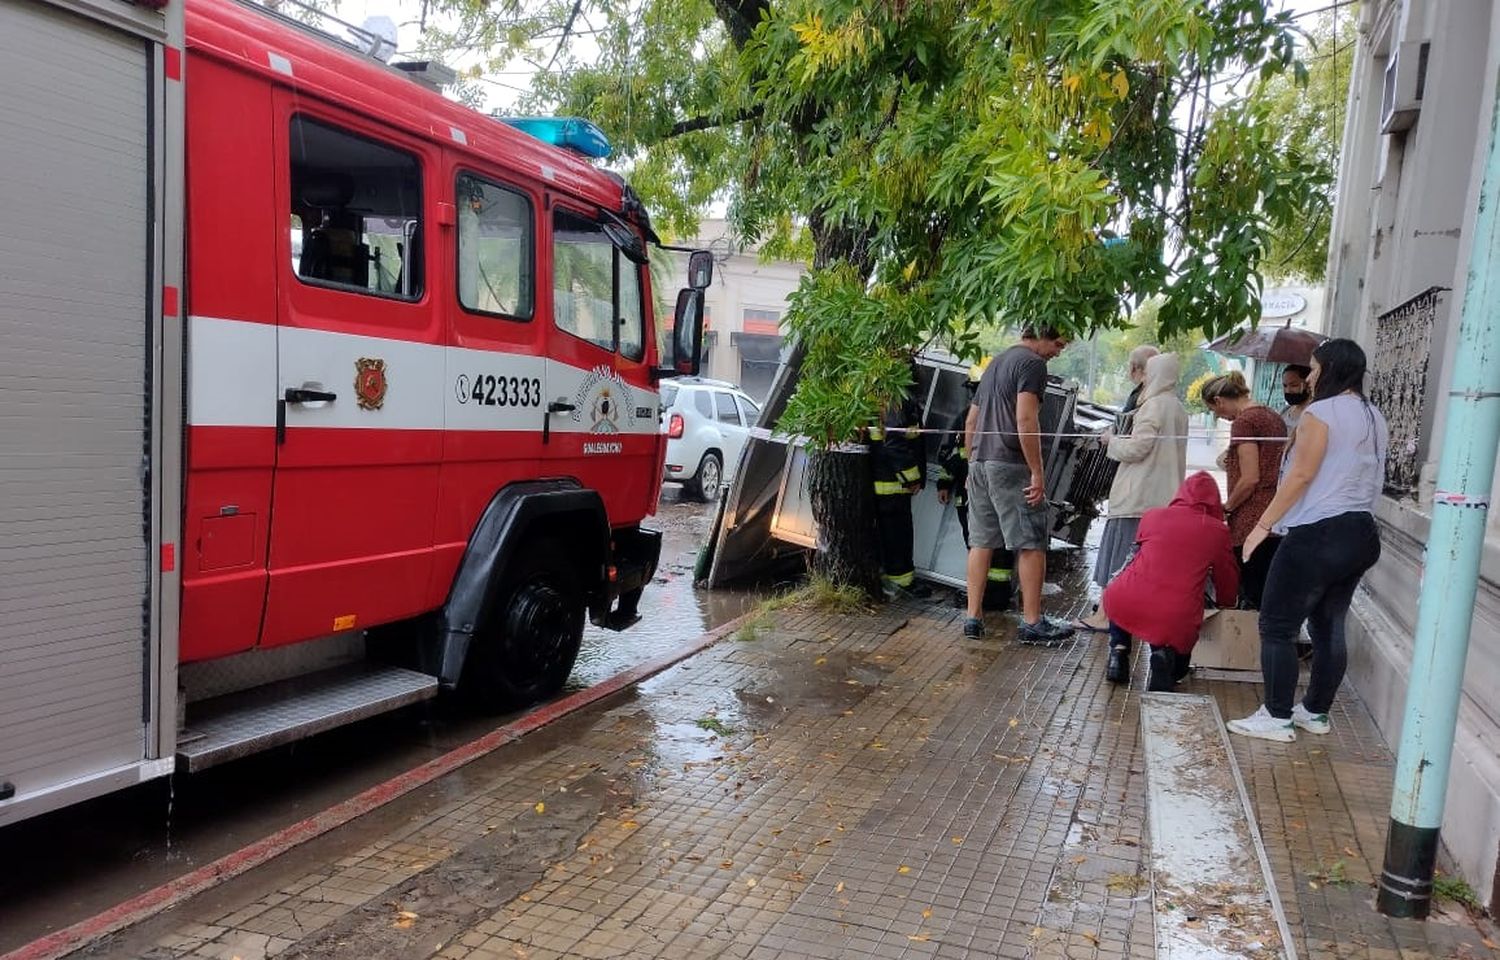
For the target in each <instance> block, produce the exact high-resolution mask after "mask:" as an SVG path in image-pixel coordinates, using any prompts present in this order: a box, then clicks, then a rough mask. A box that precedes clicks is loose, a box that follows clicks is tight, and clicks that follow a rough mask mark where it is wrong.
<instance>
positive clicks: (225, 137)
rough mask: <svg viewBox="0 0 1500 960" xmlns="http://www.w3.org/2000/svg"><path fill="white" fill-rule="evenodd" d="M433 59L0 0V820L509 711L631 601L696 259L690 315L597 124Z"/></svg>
mask: <svg viewBox="0 0 1500 960" xmlns="http://www.w3.org/2000/svg"><path fill="white" fill-rule="evenodd" d="M408 70H415V71H416V72H417V73H418V74H420V70H419V69H418V68H415V67H408ZM419 79H420V77H418V78H417V79H414V78H413V77H412V76H411V75H408V73H407V72H404V71H403V69H401V66H399V65H398V66H389V65H386V64H384V63H382V62H380V61H379V60H377V59H375V58H374V57H372V56H369V55H366V54H364V53H363V52H361V51H360V50H358V49H355V48H354V47H352V46H350V45H348V44H345V43H341V42H339V41H337V40H336V39H334V38H331V37H329V36H327V35H323V34H321V33H320V32H318V31H312V30H309V29H307V28H304V27H302V26H301V25H299V24H297V23H295V22H293V21H291V20H288V19H286V18H284V17H282V16H280V15H279V14H276V13H274V12H272V11H269V10H266V9H264V8H261V7H257V6H253V5H251V4H248V3H242V2H240V0H189V2H188V3H187V5H186V8H185V10H184V8H183V7H182V6H181V5H180V2H179V0H166V2H165V3H163V2H161V0H140V2H138V3H136V4H134V5H132V4H127V3H122V2H120V0H55V2H34V0H0V123H4V124H5V130H6V135H5V136H3V137H0V210H3V211H4V216H3V217H0V424H3V425H4V426H3V429H0V725H3V729H4V730H5V732H6V736H5V737H4V738H0V825H3V824H5V823H8V822H13V821H16V820H19V819H22V818H24V817H26V816H29V815H32V814H35V813H38V812H41V811H43V810H47V809H51V808H54V807H57V806H61V805H63V804H66V803H69V802H73V801H76V800H79V799H82V798H84V797H87V796H91V795H96V794H98V793H102V792H104V791H106V790H110V789H114V788H117V787H120V786H124V785H127V784H130V783H134V782H139V781H141V780H144V779H147V778H150V777H153V776H159V775H162V774H165V773H167V772H169V771H171V770H174V769H184V770H196V769H201V768H203V767H207V766H211V765H213V764H215V763H220V762H223V761H225V760H229V759H232V758H234V757H237V756H240V755H243V754H246V753H249V752H253V751H256V750H261V749H265V748H267V747H271V746H275V745H277V744H281V743H285V742H288V741H290V740H293V739H295V738H298V737H302V736H307V735H309V734H311V733H316V732H318V731H321V730H326V729H329V728H331V727H333V726H337V725H339V724H343V723H347V722H350V721H353V720H357V719H359V718H362V717H366V716H370V715H372V714H374V713H378V712H381V711H384V710H390V709H394V708H397V707H400V706H402V705H405V704H409V703H412V702H415V701H417V700H420V699H424V698H427V697H431V696H434V695H436V694H437V693H438V692H439V691H440V690H441V691H455V692H460V693H462V694H465V695H467V696H468V697H469V698H470V699H472V700H473V701H475V702H477V703H479V704H481V705H485V706H490V707H493V708H495V709H511V708H515V707H518V706H522V705H525V704H527V703H530V702H533V701H535V700H537V699H539V698H542V697H546V696H549V695H551V694H553V693H555V692H556V691H557V690H558V689H559V688H560V687H561V686H562V684H563V683H564V681H565V680H566V678H567V675H568V673H569V671H570V670H571V667H572V664H573V660H574V657H575V655H576V654H577V651H578V646H579V642H580V639H581V636H582V632H583V628H584V623H585V617H590V618H591V619H592V620H593V622H595V623H596V624H600V625H604V626H609V627H613V628H617V629H619V628H624V627H626V626H629V625H630V624H631V623H633V622H635V620H636V619H638V615H637V613H636V604H637V602H638V600H639V598H640V596H641V592H642V590H643V588H644V587H645V585H646V584H647V583H649V582H650V580H651V578H652V576H653V574H654V572H655V567H656V563H657V559H658V555H659V552H660V536H659V534H658V533H656V532H654V531H652V530H650V529H647V528H646V527H643V526H642V521H643V520H645V519H646V518H648V517H649V516H650V515H652V514H653V513H654V512H655V506H656V501H657V497H658V494H659V489H660V482H661V470H662V457H663V452H664V444H665V440H664V437H663V435H662V433H661V430H660V399H659V386H658V385H659V382H660V380H661V379H662V378H663V377H668V376H675V375H678V374H692V373H695V372H696V369H697V357H698V355H699V351H700V346H701V338H702V331H701V327H702V295H701V291H702V289H703V288H704V287H705V286H706V285H707V283H708V282H709V279H710V276H711V270H712V259H711V257H709V256H708V255H707V254H700V253H694V254H693V255H692V257H691V261H690V270H689V273H690V276H691V281H692V282H691V283H690V285H689V286H688V287H687V288H685V289H683V290H682V291H680V292H679V294H678V297H677V301H676V309H675V311H674V312H673V316H672V317H671V326H670V333H668V331H667V326H668V324H667V323H666V322H665V321H666V319H667V318H665V317H661V318H660V321H661V322H659V318H658V313H664V312H665V311H659V310H658V307H657V304H656V300H655V297H654V296H653V295H652V286H651V272H650V270H649V268H648V264H647V244H648V242H658V243H659V241H657V240H656V237H655V235H654V233H653V232H652V230H651V226H650V221H649V218H648V217H647V215H646V211H645V210H644V208H643V207H642V205H641V204H640V202H639V200H638V199H637V198H636V197H635V196H634V194H633V193H632V192H631V191H630V189H629V187H628V186H627V185H625V184H624V182H623V181H621V180H620V179H619V178H618V177H616V176H614V175H613V174H610V173H608V172H606V171H604V170H601V169H599V168H597V167H595V166H594V165H593V164H592V163H590V162H589V160H588V159H587V158H586V157H584V156H580V155H579V153H578V151H577V150H570V149H567V147H568V146H569V145H581V146H580V148H581V149H583V150H588V149H590V147H589V144H590V142H591V138H592V137H594V135H595V134H596V133H597V131H593V130H592V129H591V128H590V127H588V126H587V125H583V124H581V123H580V122H578V121H573V122H571V123H563V124H556V125H552V126H548V125H547V124H545V123H542V124H538V123H537V122H536V121H527V122H521V121H517V122H514V123H507V122H502V121H500V120H497V119H495V118H492V117H489V116H485V115H482V114H480V113H477V112H475V111H472V110H469V109H467V108H465V107H463V106H461V105H459V104H456V103H453V102H451V101H449V100H447V99H445V98H444V97H442V96H441V95H440V93H439V92H437V90H436V89H431V88H429V87H428V86H426V85H424V84H423V83H421V82H418V80H419ZM527 131H530V132H527ZM533 134H539V135H540V136H541V137H550V138H551V139H553V140H555V141H557V142H559V143H561V144H562V146H557V145H553V144H550V143H546V142H543V140H542V139H540V138H539V136H537V135H533ZM659 330H660V335H659ZM664 354H669V355H670V356H664Z"/></svg>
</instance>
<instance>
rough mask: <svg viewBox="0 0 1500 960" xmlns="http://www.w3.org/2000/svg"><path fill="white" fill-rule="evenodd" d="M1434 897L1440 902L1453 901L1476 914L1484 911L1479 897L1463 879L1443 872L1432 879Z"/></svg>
mask: <svg viewBox="0 0 1500 960" xmlns="http://www.w3.org/2000/svg"><path fill="white" fill-rule="evenodd" d="M1432 895H1433V896H1435V897H1437V898H1438V899H1439V900H1451V901H1452V902H1454V903H1457V904H1460V905H1461V906H1463V907H1465V908H1467V909H1469V910H1473V911H1475V912H1476V913H1477V912H1479V911H1481V910H1483V909H1484V908H1483V906H1482V905H1481V904H1480V903H1479V897H1477V896H1475V894H1474V888H1473V887H1471V886H1469V884H1468V883H1467V882H1466V881H1465V880H1464V878H1463V877H1455V876H1451V875H1449V874H1446V873H1442V872H1441V871H1439V872H1438V873H1436V874H1435V875H1434V876H1433V878H1432Z"/></svg>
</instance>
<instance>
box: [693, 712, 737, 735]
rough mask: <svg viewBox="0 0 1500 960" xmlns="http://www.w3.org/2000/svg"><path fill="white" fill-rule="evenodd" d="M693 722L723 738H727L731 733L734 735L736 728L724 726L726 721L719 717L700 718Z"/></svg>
mask: <svg viewBox="0 0 1500 960" xmlns="http://www.w3.org/2000/svg"><path fill="white" fill-rule="evenodd" d="M693 722H694V723H696V724H697V725H698V726H699V727H700V728H701V729H703V730H707V731H708V732H709V733H717V734H718V735H719V736H721V737H727V736H729V735H730V734H731V733H734V728H733V727H726V726H724V721H722V720H720V719H719V718H718V717H699V718H698V719H697V720H694V721H693Z"/></svg>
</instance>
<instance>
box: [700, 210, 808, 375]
mask: <svg viewBox="0 0 1500 960" xmlns="http://www.w3.org/2000/svg"><path fill="white" fill-rule="evenodd" d="M693 245H695V246H699V247H704V248H707V249H709V250H712V251H713V252H714V254H715V257H714V259H715V263H714V282H713V286H711V287H710V288H709V289H708V290H707V291H706V296H705V298H704V308H705V309H704V326H705V328H706V329H705V332H704V336H703V375H704V376H706V377H713V378H715V379H717V380H727V381H728V382H730V383H735V384H739V386H740V387H741V388H743V389H744V391H745V392H746V393H748V394H750V396H752V397H754V398H755V400H756V401H757V402H759V401H761V400H764V399H765V396H766V391H767V390H768V389H769V388H770V386H771V378H772V377H774V376H775V375H776V365H777V364H778V363H779V362H780V361H781V354H782V351H783V350H784V349H785V347H786V338H785V335H784V332H783V329H782V322H783V321H784V320H785V318H786V301H787V297H789V296H791V294H792V291H794V290H796V289H797V285H798V284H799V283H801V282H802V276H803V274H805V273H806V272H807V265H806V264H803V263H799V262H796V261H791V260H762V259H761V256H760V253H759V250H758V248H756V247H753V246H752V247H743V248H742V247H739V246H738V245H736V243H735V241H734V239H733V238H732V237H731V236H730V232H729V225H728V224H727V223H725V222H724V221H723V220H704V221H703V222H702V224H701V225H700V226H699V230H698V238H697V240H695V241H694V242H693Z"/></svg>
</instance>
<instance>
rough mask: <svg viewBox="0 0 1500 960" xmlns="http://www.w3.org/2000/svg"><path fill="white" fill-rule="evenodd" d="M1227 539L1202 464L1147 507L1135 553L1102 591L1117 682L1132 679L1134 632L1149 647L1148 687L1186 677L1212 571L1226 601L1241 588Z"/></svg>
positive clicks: (1164, 686) (1165, 686)
mask: <svg viewBox="0 0 1500 960" xmlns="http://www.w3.org/2000/svg"><path fill="white" fill-rule="evenodd" d="M1229 541H1230V537H1229V526H1228V525H1227V524H1226V523H1225V522H1224V501H1223V500H1222V499H1221V498H1220V496H1219V485H1218V484H1217V483H1215V482H1214V478H1213V477H1211V476H1209V475H1208V474H1207V473H1204V472H1203V471H1201V470H1200V471H1198V472H1197V473H1194V474H1192V475H1191V476H1189V477H1188V478H1187V479H1186V480H1184V481H1182V486H1181V487H1179V488H1178V489H1177V496H1176V497H1174V498H1173V499H1172V502H1171V503H1170V504H1168V505H1167V506H1165V507H1158V508H1156V509H1155V510H1148V511H1146V515H1145V516H1144V517H1142V518H1141V525H1140V529H1139V530H1138V531H1137V532H1136V538H1135V542H1136V547H1135V551H1136V552H1135V555H1134V556H1133V557H1132V558H1131V560H1130V562H1129V563H1127V564H1126V565H1125V568H1124V569H1123V570H1121V571H1120V573H1119V574H1117V575H1116V576H1115V578H1114V580H1112V581H1111V582H1110V584H1109V586H1108V587H1107V588H1105V591H1104V598H1103V606H1104V612H1105V614H1106V615H1107V616H1108V617H1109V643H1110V650H1109V668H1108V671H1107V675H1108V677H1109V679H1110V680H1111V681H1112V682H1114V683H1128V682H1129V681H1130V642H1131V638H1132V637H1140V638H1141V639H1142V640H1144V641H1146V643H1147V644H1149V645H1150V647H1151V679H1150V681H1149V682H1148V684H1147V689H1148V690H1170V689H1172V687H1173V686H1175V685H1176V683H1177V681H1179V680H1181V679H1182V678H1183V677H1185V676H1187V671H1188V664H1189V662H1190V660H1191V657H1192V653H1193V644H1195V643H1197V641H1198V630H1199V628H1201V627H1202V625H1203V594H1204V588H1205V587H1206V586H1207V584H1208V579H1209V577H1210V575H1212V577H1213V583H1214V596H1215V597H1217V598H1218V599H1219V603H1220V604H1221V605H1224V606H1233V605H1234V601H1235V596H1236V593H1237V592H1238V590H1239V564H1238V563H1236V562H1235V558H1234V548H1233V547H1232V546H1231V545H1230V542H1229Z"/></svg>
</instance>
